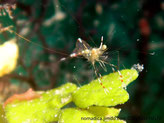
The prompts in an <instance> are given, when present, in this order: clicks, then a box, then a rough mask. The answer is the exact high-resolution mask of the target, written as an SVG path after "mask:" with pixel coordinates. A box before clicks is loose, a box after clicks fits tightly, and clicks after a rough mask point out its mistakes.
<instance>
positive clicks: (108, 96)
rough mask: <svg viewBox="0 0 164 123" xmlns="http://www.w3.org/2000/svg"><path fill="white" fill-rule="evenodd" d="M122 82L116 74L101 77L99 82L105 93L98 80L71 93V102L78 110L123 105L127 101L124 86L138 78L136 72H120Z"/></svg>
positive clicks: (127, 95)
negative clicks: (101, 84)
mask: <svg viewBox="0 0 164 123" xmlns="http://www.w3.org/2000/svg"><path fill="white" fill-rule="evenodd" d="M121 74H122V76H123V80H124V82H121V80H120V77H119V74H118V72H115V73H111V74H109V75H106V76H103V77H102V78H101V81H102V83H103V85H104V86H105V87H106V88H105V89H107V91H105V89H104V88H102V86H100V84H99V82H98V80H93V81H92V82H90V83H89V84H87V85H84V86H82V87H81V88H79V89H77V90H76V91H75V92H74V93H73V102H74V103H75V104H76V105H77V106H78V107H80V108H87V107H89V106H92V105H96V106H116V105H118V104H123V103H125V102H126V101H127V100H128V99H129V94H128V93H127V91H126V89H125V88H124V85H126V86H127V85H128V84H129V83H130V82H132V81H134V80H135V79H136V78H137V77H138V73H137V71H136V70H128V69H127V70H122V71H121Z"/></svg>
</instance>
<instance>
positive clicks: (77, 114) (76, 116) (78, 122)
mask: <svg viewBox="0 0 164 123" xmlns="http://www.w3.org/2000/svg"><path fill="white" fill-rule="evenodd" d="M95 109H99V110H96V112H93V111H95ZM99 111H100V112H99ZM119 112H120V110H119V109H114V108H107V107H90V108H89V109H77V108H67V109H64V110H61V113H60V116H59V123H91V122H92V123H97V122H101V123H111V122H112V123H125V121H123V120H119V119H118V118H115V119H113V120H111V119H110V118H111V117H112V116H113V117H114V116H117V115H118V114H119ZM107 118H108V119H107ZM109 119H110V120H109Z"/></svg>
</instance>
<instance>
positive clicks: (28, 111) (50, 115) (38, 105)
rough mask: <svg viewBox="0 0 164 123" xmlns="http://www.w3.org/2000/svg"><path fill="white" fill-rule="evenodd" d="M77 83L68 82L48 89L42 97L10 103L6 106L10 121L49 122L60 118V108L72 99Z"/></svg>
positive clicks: (26, 122) (14, 122) (18, 122)
mask: <svg viewBox="0 0 164 123" xmlns="http://www.w3.org/2000/svg"><path fill="white" fill-rule="evenodd" d="M75 89H76V85H74V84H71V83H67V84H65V85H63V86H61V87H59V88H57V89H53V90H50V91H47V92H45V93H43V94H42V97H41V98H38V99H34V100H31V101H24V102H19V103H18V102H17V103H12V104H8V105H7V106H6V108H5V111H6V117H7V119H8V121H9V123H23V122H25V123H47V122H51V121H57V120H58V113H59V111H60V108H61V107H63V106H64V105H66V104H68V103H69V102H71V101H72V96H71V93H72V92H73V91H74V90H75Z"/></svg>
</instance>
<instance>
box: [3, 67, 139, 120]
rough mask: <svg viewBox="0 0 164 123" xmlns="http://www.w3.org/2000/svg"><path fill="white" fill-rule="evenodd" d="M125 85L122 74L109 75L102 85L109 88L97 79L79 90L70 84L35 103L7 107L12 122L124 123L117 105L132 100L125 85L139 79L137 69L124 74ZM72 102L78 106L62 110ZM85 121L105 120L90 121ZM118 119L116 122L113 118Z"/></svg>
mask: <svg viewBox="0 0 164 123" xmlns="http://www.w3.org/2000/svg"><path fill="white" fill-rule="evenodd" d="M120 72H121V74H122V76H123V80H124V82H121V80H120V76H119V74H118V72H115V73H111V74H109V75H105V76H103V77H102V78H101V82H102V83H103V85H104V86H105V87H106V88H105V89H106V90H107V91H105V90H104V88H102V86H101V85H100V84H99V82H98V80H97V79H96V80H93V81H92V82H90V83H89V84H87V85H84V86H82V87H80V88H77V87H76V85H74V84H71V83H67V84H65V85H62V86H61V87H59V88H56V89H52V90H50V91H47V92H43V93H42V97H41V98H38V99H34V100H31V101H24V102H14V103H12V104H8V105H7V106H6V107H5V112H6V117H7V119H8V122H9V123H18V122H20V123H21V122H24V123H50V122H54V121H58V122H59V123H61V122H64V123H70V122H71V123H77V122H79V123H83V122H85V123H87V122H91V121H92V122H97V121H98V120H99V121H100V122H102V123H108V122H110V123H124V122H125V121H123V120H120V119H118V118H117V116H118V115H119V112H120V110H121V109H116V108H113V106H116V105H119V104H123V103H125V102H126V101H127V100H128V99H129V94H128V92H127V91H126V89H125V86H127V85H128V84H130V83H131V82H132V81H134V80H135V79H136V78H137V77H138V73H137V71H136V70H134V69H133V70H132V69H131V70H130V69H126V70H122V71H120ZM70 102H74V103H75V105H76V106H77V107H75V108H65V109H61V108H62V107H63V106H65V105H67V104H68V103H70ZM82 117H84V118H86V117H87V118H101V119H96V120H94V119H89V120H84V119H81V118H82ZM111 118H114V119H111Z"/></svg>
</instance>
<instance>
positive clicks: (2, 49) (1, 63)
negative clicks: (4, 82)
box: [0, 38, 19, 77]
mask: <svg viewBox="0 0 164 123" xmlns="http://www.w3.org/2000/svg"><path fill="white" fill-rule="evenodd" d="M18 52H19V51H18V45H17V44H16V39H15V38H14V39H11V40H9V41H7V42H5V43H4V44H2V45H0V77H2V76H3V75H5V74H8V73H10V72H12V71H13V70H14V69H15V67H16V64H17V59H18V56H19V53H18Z"/></svg>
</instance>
